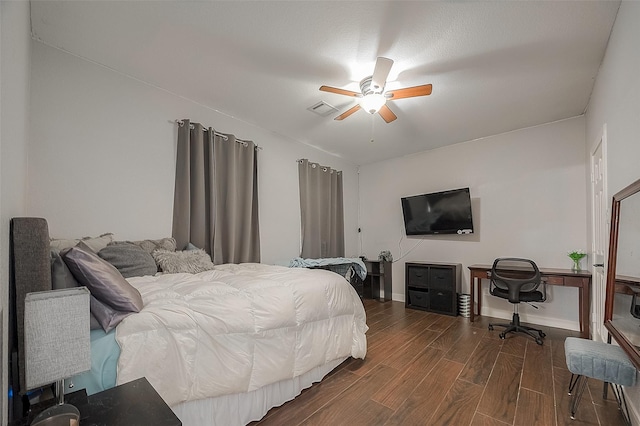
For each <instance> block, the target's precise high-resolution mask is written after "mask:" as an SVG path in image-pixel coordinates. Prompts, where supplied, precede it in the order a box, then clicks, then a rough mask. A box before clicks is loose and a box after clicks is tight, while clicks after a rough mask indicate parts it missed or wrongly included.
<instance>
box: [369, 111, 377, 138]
mask: <svg viewBox="0 0 640 426" xmlns="http://www.w3.org/2000/svg"><path fill="white" fill-rule="evenodd" d="M375 135H376V120H375V119H374V115H373V114H371V140H370V141H369V142H371V143H373V141H374V138H375Z"/></svg>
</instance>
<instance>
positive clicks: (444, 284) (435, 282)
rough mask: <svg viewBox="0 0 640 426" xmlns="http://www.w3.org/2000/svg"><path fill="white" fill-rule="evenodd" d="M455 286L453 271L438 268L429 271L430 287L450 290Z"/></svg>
mask: <svg viewBox="0 0 640 426" xmlns="http://www.w3.org/2000/svg"><path fill="white" fill-rule="evenodd" d="M453 285H454V282H453V269H451V268H438V267H431V269H429V287H431V288H442V289H446V290H450V289H451V288H452V287H453Z"/></svg>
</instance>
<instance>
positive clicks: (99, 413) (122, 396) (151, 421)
mask: <svg viewBox="0 0 640 426" xmlns="http://www.w3.org/2000/svg"><path fill="white" fill-rule="evenodd" d="M65 402H67V403H69V404H72V405H75V407H76V408H77V409H78V410H79V411H80V425H81V426H124V425H126V426H148V425H154V426H181V425H182V422H181V421H180V419H178V417H176V415H175V414H174V413H173V411H171V408H169V406H168V405H167V404H166V403H165V402H164V400H163V399H162V398H161V397H160V395H159V394H158V392H156V390H155V389H154V388H153V386H151V384H150V383H149V382H148V381H147V379H145V378H144V377H143V378H141V379H137V380H133V381H131V382H129V383H125V384H122V385H120V386H116V387H114V388H111V389H107V390H105V391H102V392H99V393H96V394H94V395H91V396H87V394H86V392H85V391H84V390H81V391H78V392H73V393H71V394H68V395H65ZM46 408H48V407H46V406H43V407H35V408H34V410H33V412H32V413H31V414H30V415H29V416H28V417H24V418H22V419H19V420H16V421H13V422H11V423H9V426H27V425H29V424H30V423H31V421H32V420H33V418H34V417H35V416H37V415H38V414H39V413H40V412H41V411H42V410H44V409H46Z"/></svg>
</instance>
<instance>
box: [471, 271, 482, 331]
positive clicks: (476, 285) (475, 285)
mask: <svg viewBox="0 0 640 426" xmlns="http://www.w3.org/2000/svg"><path fill="white" fill-rule="evenodd" d="M470 277H471V279H470V280H469V286H470V287H471V295H470V296H471V297H470V299H471V300H469V303H471V310H470V313H469V322H473V321H475V317H476V315H477V316H480V307H481V305H482V300H481V297H482V296H481V294H480V292H481V291H482V288H481V281H480V280H481V278H479V277H476V275H475V274H474V273H473V271H471V275H470ZM476 278H477V279H476ZM476 292H477V293H478V296H477V301H478V313H477V314H476Z"/></svg>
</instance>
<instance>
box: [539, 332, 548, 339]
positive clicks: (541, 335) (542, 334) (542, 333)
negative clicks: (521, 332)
mask: <svg viewBox="0 0 640 426" xmlns="http://www.w3.org/2000/svg"><path fill="white" fill-rule="evenodd" d="M538 334H540V337H541V338H542V337H547V335H546V334H544V332H542V331H538Z"/></svg>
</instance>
